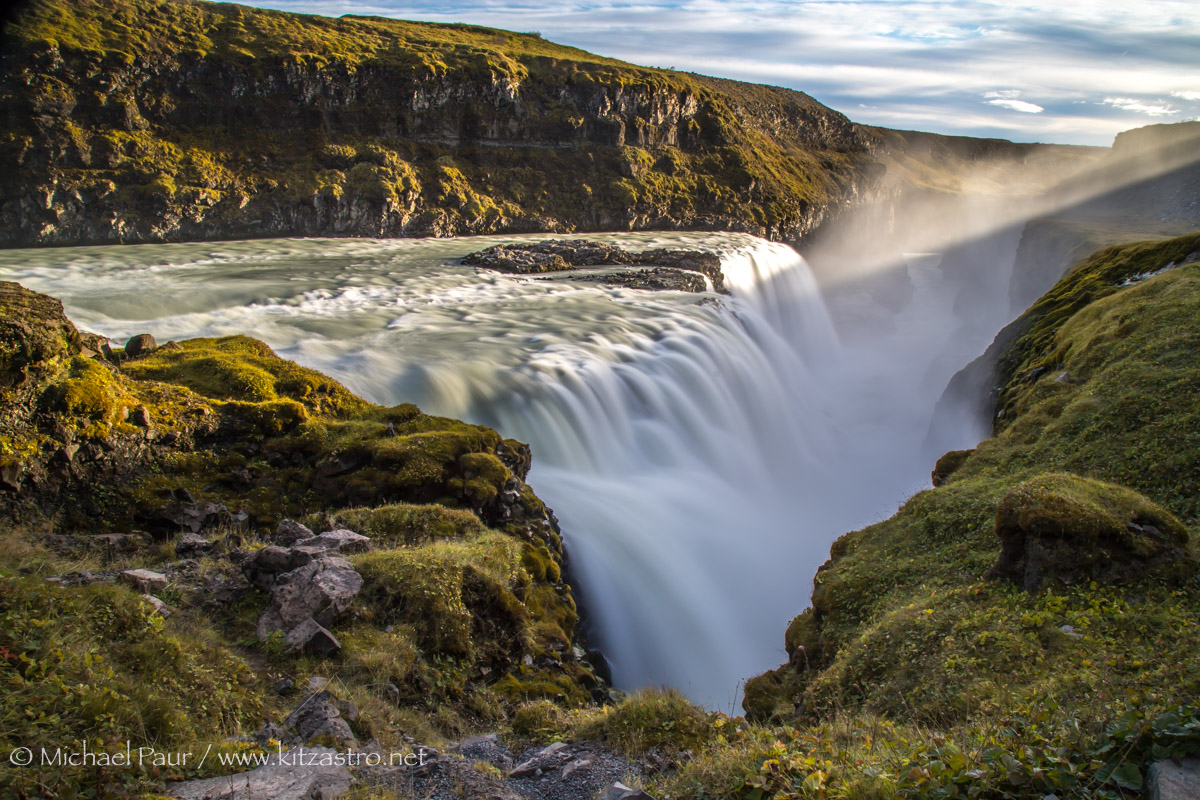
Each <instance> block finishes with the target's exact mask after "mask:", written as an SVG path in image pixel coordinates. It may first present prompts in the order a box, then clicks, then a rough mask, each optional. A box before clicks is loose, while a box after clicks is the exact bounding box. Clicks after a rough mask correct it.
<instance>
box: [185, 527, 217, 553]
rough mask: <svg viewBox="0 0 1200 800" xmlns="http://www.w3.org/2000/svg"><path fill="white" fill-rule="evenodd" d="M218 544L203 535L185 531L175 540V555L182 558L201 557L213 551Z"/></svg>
mask: <svg viewBox="0 0 1200 800" xmlns="http://www.w3.org/2000/svg"><path fill="white" fill-rule="evenodd" d="M216 546H217V543H216V542H210V541H209V540H208V539H205V538H204V537H203V536H198V535H196V534H194V533H185V534H183V535H182V536H180V537H179V539H178V540H176V542H175V555H177V556H179V557H180V558H199V557H200V556H206V555H208V554H209V553H211V552H212V551H213V548H215V547H216Z"/></svg>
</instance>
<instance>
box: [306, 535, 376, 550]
mask: <svg viewBox="0 0 1200 800" xmlns="http://www.w3.org/2000/svg"><path fill="white" fill-rule="evenodd" d="M304 544H306V545H321V546H323V547H326V548H328V549H330V550H336V551H338V552H339V553H365V552H367V550H369V549H371V540H370V538H368V537H366V536H363V535H362V534H361V533H355V532H354V531H348V530H345V529H339V530H336V531H326V532H325V533H322V534H320V535H319V536H317V537H315V539H313V540H312V541H311V542H305V543H304Z"/></svg>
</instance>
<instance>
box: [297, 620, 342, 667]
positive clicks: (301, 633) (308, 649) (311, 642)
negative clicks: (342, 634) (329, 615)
mask: <svg viewBox="0 0 1200 800" xmlns="http://www.w3.org/2000/svg"><path fill="white" fill-rule="evenodd" d="M283 646H284V648H285V649H286V650H289V651H292V652H300V653H304V654H305V655H310V656H318V657H324V656H330V655H333V654H334V653H336V652H338V651H339V650H341V649H342V643H341V642H339V641H338V639H337V637H336V636H334V635H333V634H332V633H330V632H329V631H328V630H326V629H325V628H324V627H322V625H321V624H320V623H318V622H317V621H316V620H315V619H313V618H312V617H309V618H308V619H306V620H304V621H303V622H301V623H300V624H299V625H297V626H296V627H294V628H292V629H291V630H290V631H288V634H287V635H286V636H284V637H283Z"/></svg>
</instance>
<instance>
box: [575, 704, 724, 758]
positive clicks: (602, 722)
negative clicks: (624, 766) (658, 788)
mask: <svg viewBox="0 0 1200 800" xmlns="http://www.w3.org/2000/svg"><path fill="white" fill-rule="evenodd" d="M574 733H575V735H576V736H578V737H579V738H582V739H595V740H597V741H601V742H604V743H605V744H607V745H609V746H610V747H613V748H615V749H617V750H619V751H620V752H622V753H625V754H627V755H629V756H631V757H637V756H640V755H642V754H644V753H646V752H647V751H648V750H651V749H656V750H658V751H659V752H660V753H663V754H665V755H674V754H678V753H680V752H682V751H685V750H699V749H701V748H702V747H703V746H704V745H706V744H708V743H709V742H710V741H712V740H713V739H714V738H715V736H716V731H715V730H714V728H713V726H712V720H711V719H710V717H709V715H708V714H706V713H705V712H704V711H702V710H701V709H699V708H698V707H696V706H694V705H692V704H691V703H690V702H689V701H688V699H687V698H686V697H684V696H683V695H682V694H680V693H679V692H677V691H675V690H673V689H663V690H652V689H642V690H639V691H637V692H635V693H633V694H631V695H629V696H628V697H627V698H625V699H624V700H622V701H621V702H620V703H618V704H616V705H615V706H606V707H605V708H604V709H602V711H601V712H600V713H598V714H595V715H589V716H588V717H585V718H584V719H583V720H582V721H581V723H580V724H578V725H577V726H576V728H575V731H574Z"/></svg>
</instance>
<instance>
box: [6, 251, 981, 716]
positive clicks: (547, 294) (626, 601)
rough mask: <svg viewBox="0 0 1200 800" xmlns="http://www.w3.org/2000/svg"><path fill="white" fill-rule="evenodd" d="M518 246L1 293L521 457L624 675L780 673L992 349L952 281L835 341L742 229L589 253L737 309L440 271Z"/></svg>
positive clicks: (101, 263)
mask: <svg viewBox="0 0 1200 800" xmlns="http://www.w3.org/2000/svg"><path fill="white" fill-rule="evenodd" d="M520 238H527V237H507V238H503V239H502V238H487V239H443V240H392V241H372V240H320V239H302V240H296V239H292V240H263V241H245V242H227V243H215V244H214V243H204V244H180V245H137V246H112V247H90V248H67V249H54V250H25V251H8V252H3V253H0V277H4V278H6V279H10V280H18V281H20V282H21V283H23V284H25V285H26V286H28V287H30V288H32V289H36V290H38V291H42V292H46V293H48V294H51V295H54V296H57V297H59V298H61V299H62V300H63V301H64V303H65V304H66V306H67V310H68V313H69V314H70V316H71V317H72V318H73V319H74V321H75V322H76V324H77V325H78V326H79V327H81V328H83V329H87V330H92V331H96V332H99V333H103V334H107V335H109V336H112V337H113V338H115V339H121V338H122V337H125V336H129V335H132V334H136V333H142V332H151V333H153V334H154V335H155V336H156V337H157V338H158V340H159V341H160V342H161V341H164V340H166V339H170V338H184V337H193V336H219V335H227V334H233V333H246V334H250V335H253V336H256V337H258V338H261V339H264V340H265V341H267V342H268V343H269V344H271V345H272V346H273V347H274V348H275V349H276V351H277V352H278V353H279V354H280V355H282V356H285V357H288V358H293V359H295V360H297V361H300V362H302V363H304V364H307V365H310V366H313V367H316V368H317V369H320V370H322V371H324V372H326V373H328V374H330V375H333V376H335V377H337V378H338V379H339V380H341V381H343V382H344V383H345V384H346V385H348V386H349V387H350V388H352V389H353V390H355V391H356V392H358V393H360V394H362V395H364V396H366V397H368V398H370V399H371V400H374V401H377V402H381V403H397V402H404V401H412V402H416V403H417V404H418V405H420V406H421V407H422V409H423V410H425V411H429V412H432V413H437V414H443V415H448V416H454V417H460V418H464V419H468V420H471V421H474V422H480V423H484V424H487V425H491V426H493V427H495V428H497V429H498V430H500V431H501V432H502V433H503V434H504V435H505V436H513V437H516V438H519V439H522V440H524V441H528V442H530V443H531V444H532V446H533V451H534V469H533V471H532V472H531V474H530V483H531V484H532V485H533V487H534V489H535V490H536V491H537V492H538V494H539V495H540V496H541V497H542V498H543V499H544V500H546V501H547V503H549V504H550V505H551V506H552V507H553V508H554V509H555V511H556V512H557V514H558V516H559V518H560V520H561V521H562V523H563V529H564V531H565V536H566V542H567V546H568V549H569V554H570V558H571V568H572V575H573V579H574V580H575V582H576V585H577V586H578V588H579V590H580V592H581V594H582V595H583V598H584V600H585V602H586V604H587V608H588V609H589V611H590V613H591V615H592V618H591V626H592V637H593V640H594V641H595V642H596V643H598V644H599V645H600V646H601V647H602V649H603V650H604V651H605V653H606V655H607V656H608V658H609V660H610V662H611V664H612V667H613V671H614V676H615V680H616V683H617V684H618V685H619V686H622V687H626V688H631V687H636V686H643V685H656V684H665V685H671V686H675V687H678V688H680V689H682V690H684V691H685V692H687V693H688V694H690V695H691V696H692V697H693V698H695V699H697V700H699V701H701V702H704V703H706V704H708V705H710V706H713V707H720V708H725V709H726V710H730V709H732V708H733V707H734V704H735V702H736V700H737V697H738V694H739V692H738V688H739V684H740V681H742V680H744V679H745V678H747V677H750V676H752V675H754V674H756V673H758V672H761V671H762V670H764V669H767V668H770V667H773V666H775V665H777V664H778V663H779V662H780V661H782V660H783V659H784V654H783V650H782V642H783V631H784V628H785V626H786V624H787V621H788V620H789V619H790V618H791V617H792V616H793V615H794V614H796V613H797V612H798V611H799V610H801V609H802V608H803V607H804V606H805V605H806V604H807V602H808V594H809V592H810V590H811V582H812V576H813V574H814V572H815V570H816V568H817V566H818V565H819V564H820V563H821V562H822V561H824V560H825V558H826V557H827V554H828V549H829V545H830V543H831V542H832V541H833V539H834V538H836V537H837V536H838V535H839V534H841V533H842V532H844V531H846V530H850V529H853V528H855V527H860V526H862V525H864V524H866V523H868V522H871V521H874V520H876V519H879V518H882V517H884V516H887V515H888V514H890V513H891V512H892V511H893V510H894V508H895V506H896V503H897V502H898V501H899V500H901V499H902V498H903V497H905V496H906V495H908V494H910V493H911V492H913V491H915V490H916V489H919V488H921V487H922V486H923V485H925V483H926V482H927V480H928V471H929V468H930V464H929V463H928V460H927V459H926V458H923V457H922V455H921V453H920V443H921V440H922V437H923V436H924V433H925V430H926V427H927V425H928V421H929V416H930V413H931V410H932V408H933V404H934V401H935V400H936V399H937V396H938V394H939V393H940V391H941V389H942V388H943V387H944V385H945V382H946V380H947V378H948V377H949V376H950V374H952V372H953V371H954V370H955V369H957V368H958V367H961V366H962V365H963V364H964V363H965V362H966V361H967V360H968V359H969V358H970V357H971V356H972V355H974V354H976V353H978V352H979V351H980V350H982V348H983V346H984V345H985V344H986V338H984V339H983V340H982V341H980V340H979V335H976V336H974V337H972V336H965V335H957V336H956V335H954V332H955V331H956V329H960V327H961V321H960V320H956V319H955V318H954V316H953V313H952V312H951V311H949V309H950V307H951V306H952V305H953V291H954V287H955V285H958V284H961V283H962V282H963V280H964V278H963V276H952V277H953V278H954V280H948V279H947V276H945V275H943V274H942V272H941V271H940V269H939V266H938V258H937V257H936V256H922V257H913V258H911V259H910V260H909V264H908V268H907V271H908V273H909V276H910V278H911V284H912V286H913V287H914V290H915V294H914V296H913V297H912V299H911V301H910V302H908V303H907V305H906V306H904V307H903V308H902V309H901V310H900V311H890V312H886V313H883V312H882V309H881V308H871V309H869V312H870V313H868V314H867V315H866V317H867V318H871V315H872V314H874V319H875V321H876V322H878V321H879V320H881V319H882V320H883V322H884V323H886V324H883V325H877V326H875V327H870V326H868V327H863V326H862V325H861V323H860V322H856V323H854V324H853V325H850V327H847V325H846V324H840V325H839V326H838V327H837V328H835V322H836V321H835V320H833V319H831V314H830V311H829V309H828V308H827V306H826V304H825V303H824V301H823V299H822V295H821V291H820V289H819V288H818V286H817V285H816V283H815V281H814V279H813V277H812V275H811V273H810V272H809V270H808V268H807V265H805V264H804V262H803V260H802V259H800V258H799V257H798V256H797V255H796V254H795V252H794V251H792V250H790V249H789V248H787V247H786V246H783V245H780V244H772V243H769V242H765V241H762V240H759V239H755V238H753V237H750V236H746V235H741V234H612V235H605V236H594V237H592V238H596V239H601V240H604V241H608V242H610V243H613V244H619V245H622V246H624V247H627V248H631V249H642V248H646V247H660V246H667V247H700V248H706V249H711V250H715V251H717V252H719V253H721V254H722V260H723V270H724V272H725V274H726V278H727V283H728V285H729V286H730V287H731V288H732V291H733V297H731V298H719V299H717V298H715V297H714V296H713V295H694V294H685V293H678V292H645V291H638V290H631V289H620V288H605V287H599V286H595V285H590V284H584V283H579V282H574V281H569V280H562V279H540V278H523V277H517V276H507V275H500V274H496V273H493V272H486V271H478V272H477V271H476V270H474V269H472V268H469V267H463V266H460V265H457V264H456V263H455V259H456V258H457V257H460V256H462V255H465V254H466V253H468V252H470V251H472V250H476V249H479V248H482V247H485V246H488V245H490V244H494V243H496V242H499V241H513V240H515V239H520ZM535 238H544V237H535ZM968 278H969V276H968ZM864 302H865V303H866V304H867V305H868V306H869V305H870V301H869V300H864ZM858 311H859V312H861V309H859V310H858ZM856 313H857V312H856ZM860 318H862V314H861V313H858V314H857V316H855V319H856V320H860ZM1001 321H1003V320H1001ZM855 325H858V327H855ZM987 327H988V326H987V325H985V326H984V329H986V328H987ZM835 330H837V331H838V332H835ZM994 330H995V327H992V328H991V331H994ZM982 335H983V336H985V337H986V336H988V335H990V332H985V333H984V334H982Z"/></svg>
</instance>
